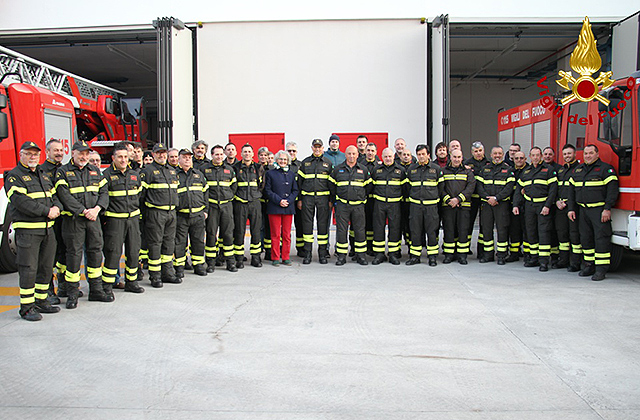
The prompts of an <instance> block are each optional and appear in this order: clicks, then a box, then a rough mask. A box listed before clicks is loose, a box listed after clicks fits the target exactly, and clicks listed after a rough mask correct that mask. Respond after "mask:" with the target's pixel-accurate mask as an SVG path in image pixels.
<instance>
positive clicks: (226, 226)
mask: <svg viewBox="0 0 640 420" xmlns="http://www.w3.org/2000/svg"><path fill="white" fill-rule="evenodd" d="M202 169H203V172H204V176H205V177H206V178H207V186H208V189H209V195H208V197H207V199H208V201H209V210H208V216H207V242H206V246H205V257H206V262H207V272H208V273H213V271H214V270H215V261H216V258H217V257H218V255H216V253H219V254H220V255H221V257H220V258H221V259H222V260H224V261H226V262H227V270H229V271H231V272H234V273H235V272H237V271H238V269H237V268H236V262H235V258H234V254H233V228H234V223H233V196H234V195H235V194H236V188H237V183H236V173H235V170H234V169H233V168H232V167H231V166H230V165H228V164H227V163H226V161H225V155H224V149H223V147H222V146H220V145H215V146H213V148H212V149H211V163H209V164H208V165H205V166H203V168H202ZM218 229H219V230H220V239H218ZM218 243H220V245H217V244H218Z"/></svg>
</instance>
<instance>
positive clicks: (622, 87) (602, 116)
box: [498, 72, 640, 269]
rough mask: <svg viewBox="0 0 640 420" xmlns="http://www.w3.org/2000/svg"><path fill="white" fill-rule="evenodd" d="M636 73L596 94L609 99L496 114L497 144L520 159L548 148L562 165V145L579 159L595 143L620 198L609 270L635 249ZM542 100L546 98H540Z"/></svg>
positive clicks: (638, 173)
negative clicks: (517, 150) (517, 149)
mask: <svg viewBox="0 0 640 420" xmlns="http://www.w3.org/2000/svg"><path fill="white" fill-rule="evenodd" d="M639 86H640V72H635V73H633V74H632V75H631V76H630V77H628V78H624V79H618V80H617V81H616V82H615V83H614V84H613V85H612V86H611V87H609V88H608V89H605V90H603V91H601V92H600V94H601V95H602V96H603V97H604V98H606V99H607V100H609V105H608V106H605V105H603V104H602V103H601V102H599V101H597V100H593V101H591V102H581V101H579V100H574V101H571V102H569V103H568V104H567V105H566V106H564V107H560V105H558V104H559V100H558V99H557V98H556V99H552V98H551V97H550V96H545V97H543V98H542V99H538V100H535V101H533V102H529V103H526V104H524V105H521V106H518V107H515V108H512V109H509V110H506V111H502V112H500V113H499V114H498V144H500V145H501V146H503V147H505V146H507V147H508V145H509V144H512V143H519V144H520V145H521V148H522V150H523V151H524V152H525V154H528V152H529V150H530V149H531V147H533V146H539V147H541V148H544V147H546V146H551V147H552V148H554V150H555V151H556V156H558V158H557V159H556V160H557V161H558V163H560V164H562V163H563V162H562V158H561V153H560V152H559V151H560V150H562V148H563V147H564V145H565V144H567V143H569V144H572V145H574V146H575V147H576V150H577V152H578V159H579V160H582V151H583V149H584V147H585V145H587V144H595V145H597V146H598V149H599V151H600V158H601V159H602V160H603V161H605V162H607V163H609V164H611V165H613V166H614V167H615V168H616V171H617V173H618V178H619V180H620V196H619V198H618V201H617V203H616V206H615V208H614V209H613V210H612V227H613V236H612V238H611V242H612V243H613V244H614V247H613V252H612V255H611V269H615V268H616V267H617V266H618V265H619V264H620V261H621V260H622V249H623V248H629V249H632V250H634V251H638V250H640V157H639V156H640V133H639V130H640V127H639V125H640V122H639V121H640V118H639V117H640V102H639V96H638V88H639ZM545 98H546V99H545Z"/></svg>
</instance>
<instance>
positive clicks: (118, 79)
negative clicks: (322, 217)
mask: <svg viewBox="0 0 640 420" xmlns="http://www.w3.org/2000/svg"><path fill="white" fill-rule="evenodd" d="M581 27H582V24H581V23H491V24H487V23H469V22H465V23H450V58H451V66H450V69H451V87H452V88H453V89H455V87H456V86H457V85H458V84H460V83H475V82H477V81H483V82H485V83H486V82H490V83H504V82H509V83H513V84H516V85H517V84H523V85H524V84H531V83H532V82H535V81H537V80H538V79H539V78H540V77H541V76H542V75H544V74H546V73H549V72H552V71H555V70H556V63H557V61H558V60H560V59H562V58H563V57H565V56H566V55H569V54H571V52H572V51H573V48H574V45H575V44H576V42H577V39H578V34H579V33H580V29H581ZM592 30H593V32H594V35H595V37H596V39H597V40H598V47H599V48H600V49H601V52H602V51H603V50H606V49H607V46H610V33H611V23H602V22H599V23H593V22H592ZM0 45H3V46H5V47H7V48H10V49H14V50H16V51H19V52H21V53H23V54H25V55H27V56H30V57H34V58H36V59H38V60H40V61H43V62H46V63H49V64H51V65H54V66H56V67H59V68H62V69H65V70H67V71H70V72H72V73H75V74H78V75H80V76H83V77H85V78H88V79H90V80H94V81H96V82H98V83H102V84H106V85H109V86H111V87H114V88H116V89H119V90H123V91H125V92H127V93H128V95H129V96H132V97H138V96H144V97H145V98H147V100H148V101H149V108H150V109H153V108H154V107H155V105H156V97H157V93H156V77H157V76H156V46H157V45H156V32H155V29H154V28H153V26H152V25H147V26H140V27H135V28H133V27H132V28H116V29H110V30H95V29H93V30H91V31H89V30H87V31H82V30H74V31H69V32H64V31H58V32H49V33H46V32H45V31H40V32H31V33H29V32H23V31H20V32H5V33H2V32H0ZM605 58H606V54H605ZM606 66H607V63H606V59H605V60H604V61H603V67H605V68H606Z"/></svg>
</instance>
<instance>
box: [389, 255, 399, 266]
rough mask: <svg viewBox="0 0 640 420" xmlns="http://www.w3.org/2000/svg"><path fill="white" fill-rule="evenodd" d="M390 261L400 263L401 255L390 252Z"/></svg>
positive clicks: (394, 263) (395, 263)
mask: <svg viewBox="0 0 640 420" xmlns="http://www.w3.org/2000/svg"><path fill="white" fill-rule="evenodd" d="M389 262H390V263H391V264H393V265H400V256H399V255H396V254H395V253H391V254H389Z"/></svg>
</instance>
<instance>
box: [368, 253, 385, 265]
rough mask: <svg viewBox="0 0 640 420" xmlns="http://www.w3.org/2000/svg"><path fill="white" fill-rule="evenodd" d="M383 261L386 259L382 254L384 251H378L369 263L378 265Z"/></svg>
mask: <svg viewBox="0 0 640 420" xmlns="http://www.w3.org/2000/svg"><path fill="white" fill-rule="evenodd" d="M385 261H387V256H386V255H384V252H378V253H377V254H376V257H375V258H374V259H373V261H371V265H379V264H381V263H383V262H385Z"/></svg>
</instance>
